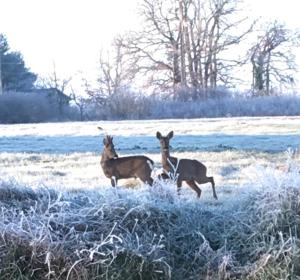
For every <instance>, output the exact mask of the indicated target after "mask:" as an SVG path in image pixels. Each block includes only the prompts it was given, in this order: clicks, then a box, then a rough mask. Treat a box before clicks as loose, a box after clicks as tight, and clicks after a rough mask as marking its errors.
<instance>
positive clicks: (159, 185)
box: [0, 117, 300, 280]
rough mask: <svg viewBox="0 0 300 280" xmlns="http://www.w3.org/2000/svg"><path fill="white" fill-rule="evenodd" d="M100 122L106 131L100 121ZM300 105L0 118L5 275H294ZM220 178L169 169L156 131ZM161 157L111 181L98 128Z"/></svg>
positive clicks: (125, 150)
mask: <svg viewBox="0 0 300 280" xmlns="http://www.w3.org/2000/svg"><path fill="white" fill-rule="evenodd" d="M99 125H100V126H101V127H102V128H103V129H104V133H103V134H101V135H99V134H100V133H99V131H98V129H97V126H99ZM299 125H300V122H299V117H269V118H225V119H194V120H157V121H117V122H115V121H103V122H87V123H79V122H74V123H45V124H24V125H20V124H16V125H1V126H0V178H1V179H0V209H1V210H0V213H1V218H0V244H1V246H0V279H72V280H73V279H298V278H299V277H300V267H299V263H300V259H299V256H300V240H299V234H300V231H299V228H300V212H299V209H300V207H299V206H300V205H299V195H300V189H299V188H300V166H299V162H300V154H299V152H297V151H299V148H300V146H299V137H300V136H299V131H300V127H299ZM157 130H159V131H166V132H167V131H169V130H174V131H175V135H174V139H172V143H171V145H172V147H171V150H172V154H173V155H174V156H176V157H178V158H195V159H197V160H200V161H202V162H203V163H205V165H206V166H207V167H208V171H209V174H210V175H213V176H214V178H215V181H216V192H217V194H218V198H219V199H218V200H215V199H213V194H212V190H211V186H210V185H209V184H207V185H203V186H201V188H202V190H203V192H202V196H201V198H200V199H197V198H196V195H195V192H193V191H192V190H191V189H190V188H188V187H187V186H186V185H184V186H183V188H182V192H181V195H180V196H178V195H177V191H176V184H175V182H174V181H172V180H169V181H161V180H159V179H158V178H157V176H156V175H157V174H159V172H160V168H161V163H160V161H161V159H160V157H161V156H160V151H159V142H158V140H157V139H156V138H155V133H156V131H157ZM105 133H109V134H111V135H113V136H114V142H115V145H116V150H117V152H118V153H119V156H123V155H132V154H144V155H146V156H148V157H149V158H151V159H152V160H154V162H155V164H154V172H153V177H154V178H155V181H154V184H153V186H152V187H150V186H149V185H144V184H142V183H140V182H137V181H134V180H124V181H122V180H121V182H120V184H119V185H118V187H116V188H112V187H111V186H110V180H109V179H107V178H106V177H105V176H104V174H103V172H102V171H101V167H100V153H101V150H102V145H103V144H102V138H103V136H104V134H105Z"/></svg>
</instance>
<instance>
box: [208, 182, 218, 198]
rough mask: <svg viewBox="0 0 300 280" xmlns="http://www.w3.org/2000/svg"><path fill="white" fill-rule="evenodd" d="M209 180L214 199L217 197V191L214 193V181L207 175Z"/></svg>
mask: <svg viewBox="0 0 300 280" xmlns="http://www.w3.org/2000/svg"><path fill="white" fill-rule="evenodd" d="M208 179H209V181H210V182H211V186H212V190H213V195H214V198H215V199H218V196H217V193H216V189H215V181H214V177H208Z"/></svg>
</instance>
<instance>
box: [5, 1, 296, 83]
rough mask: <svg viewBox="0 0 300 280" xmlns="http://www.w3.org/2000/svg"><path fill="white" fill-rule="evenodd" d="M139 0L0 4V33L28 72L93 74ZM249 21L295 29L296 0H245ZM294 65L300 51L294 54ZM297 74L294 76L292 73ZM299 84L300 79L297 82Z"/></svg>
mask: <svg viewBox="0 0 300 280" xmlns="http://www.w3.org/2000/svg"><path fill="white" fill-rule="evenodd" d="M138 2H139V0H0V3H1V16H0V33H3V34H5V35H6V37H7V39H8V43H9V45H10V47H11V49H12V50H17V51H20V52H21V53H22V54H23V57H24V60H25V63H26V66H27V67H29V68H30V69H31V71H33V72H35V73H37V74H39V75H41V76H47V75H49V74H50V73H51V72H52V71H53V65H54V63H55V67H56V71H57V74H58V75H59V76H61V77H64V78H67V77H70V76H74V75H75V76H76V73H78V72H79V71H82V72H83V73H84V75H86V76H87V77H88V76H89V75H90V74H89V73H93V72H95V69H96V67H97V61H98V59H99V54H100V50H101V48H102V47H107V46H109V42H110V41H111V40H112V38H113V37H114V36H115V35H116V34H117V33H122V32H124V31H126V30H129V29H134V28H135V27H136V26H137V24H138V23H139V19H138V16H137V5H138ZM244 2H246V3H247V5H248V7H249V11H247V15H248V16H249V17H250V18H251V17H253V19H254V18H257V17H262V18H263V19H265V20H266V21H267V20H272V19H279V20H280V21H282V22H286V23H287V25H288V26H289V27H290V28H300V20H299V9H298V7H297V3H298V2H297V0H285V1H274V0H245V1H244ZM298 63H299V64H300V52H299V56H298ZM298 76H299V75H298ZM298 80H300V76H299V78H298Z"/></svg>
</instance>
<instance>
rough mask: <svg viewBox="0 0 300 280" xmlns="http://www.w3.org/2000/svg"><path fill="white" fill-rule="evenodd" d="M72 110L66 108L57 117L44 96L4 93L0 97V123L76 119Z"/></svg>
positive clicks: (53, 108) (55, 110)
mask: <svg viewBox="0 0 300 280" xmlns="http://www.w3.org/2000/svg"><path fill="white" fill-rule="evenodd" d="M77 116H78V113H77V112H76V111H75V110H74V108H71V107H66V108H65V110H64V116H59V114H58V111H57V108H56V107H55V106H53V104H52V103H51V102H50V100H49V99H48V98H47V96H45V95H41V94H38V93H33V92H31V93H23V92H6V93H5V94H3V95H1V96H0V123H36V122H47V121H59V120H62V119H63V120H70V119H73V120H74V119H76V118H77Z"/></svg>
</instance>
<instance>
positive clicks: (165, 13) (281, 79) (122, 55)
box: [0, 0, 300, 120]
mask: <svg viewBox="0 0 300 280" xmlns="http://www.w3.org/2000/svg"><path fill="white" fill-rule="evenodd" d="M139 3H140V5H139V16H140V17H141V21H142V26H141V28H139V29H138V30H132V31H128V32H126V33H124V34H119V35H118V36H116V37H115V39H114V41H113V43H112V45H111V48H110V50H109V51H107V52H105V51H102V52H101V55H100V58H99V63H98V64H99V65H98V66H99V67H98V68H99V72H98V78H97V81H96V83H91V82H90V81H88V80H87V79H84V78H83V87H84V95H82V94H78V93H77V92H76V91H75V90H74V89H72V86H71V82H72V79H71V78H67V79H59V78H58V77H57V75H56V71H55V69H54V71H53V73H52V74H51V75H50V76H49V77H48V78H47V79H41V78H40V79H38V80H37V75H36V74H34V73H32V72H30V70H29V69H28V68H26V67H25V64H24V61H23V58H22V55H21V54H20V53H18V52H10V50H9V46H8V43H7V40H6V38H5V37H4V36H3V35H0V65H1V67H0V69H1V70H0V77H1V79H0V92H1V89H2V91H17V92H18V91H23V92H32V91H34V92H38V91H39V90H43V92H45V89H46V90H47V91H46V92H47V95H48V96H51V102H50V103H51V104H52V106H55V107H56V108H57V110H56V111H57V114H58V115H60V116H62V115H63V114H64V110H65V107H66V106H67V107H68V106H69V104H70V102H71V103H73V104H75V105H76V106H77V109H78V112H79V115H80V119H82V120H83V119H93V118H95V116H102V117H103V114H104V112H106V113H107V112H114V111H115V113H117V112H122V110H123V111H124V115H126V110H131V109H130V103H131V104H134V102H136V104H139V106H141V110H144V109H145V107H146V106H145V105H144V103H145V102H144V101H145V98H146V99H147V97H145V96H144V95H143V94H140V93H135V92H147V96H149V95H150V96H154V98H156V99H157V98H158V99H169V100H170V99H171V100H177V101H182V102H187V101H196V100H205V99H207V98H209V97H222V96H224V95H226V94H224V92H225V93H226V92H227V91H226V90H220V88H221V89H226V88H234V87H236V88H238V86H237V85H238V84H239V83H241V82H242V78H243V77H242V76H246V77H248V78H246V79H248V80H251V84H250V88H249V90H250V92H251V94H252V95H259V96H269V95H272V94H273V93H274V92H275V91H276V88H278V87H285V86H293V84H294V83H295V78H294V75H295V73H296V69H297V65H296V63H295V56H294V52H293V50H294V48H295V47H299V43H300V36H299V32H298V31H294V30H290V29H288V28H287V27H286V26H285V25H284V24H282V23H280V22H278V21H274V22H269V23H262V22H259V21H258V20H254V19H253V20H252V19H249V18H248V17H247V16H243V14H244V13H241V6H240V5H241V1H239V0H206V1H201V0H141V1H140V2H139ZM241 69H243V71H244V73H246V74H241V71H242V70H241ZM91 84H93V86H92V85H91ZM67 89H68V90H67ZM143 102H144V103H143ZM128 103H129V105H128ZM131 107H132V106H131ZM124 108H125V109H124ZM137 110H138V109H137ZM92 111H101V112H102V113H91V112H92Z"/></svg>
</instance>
